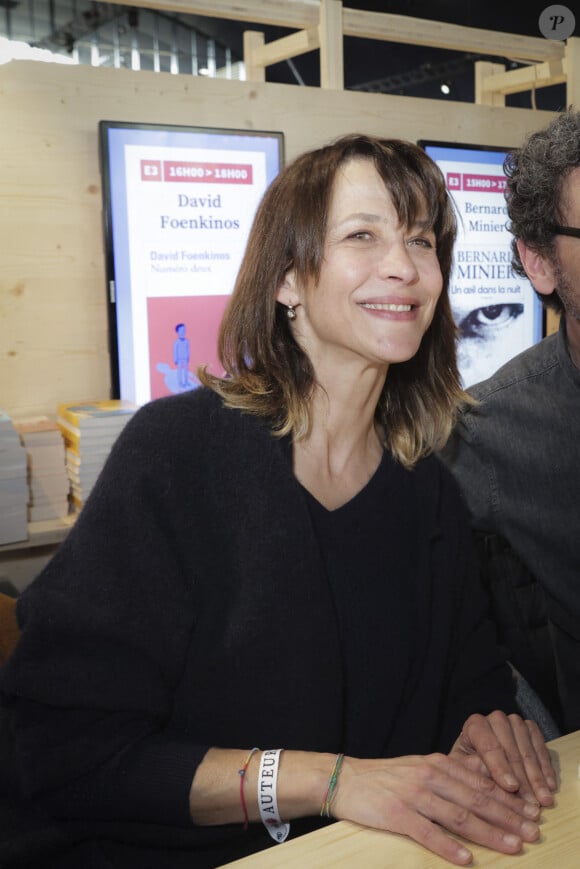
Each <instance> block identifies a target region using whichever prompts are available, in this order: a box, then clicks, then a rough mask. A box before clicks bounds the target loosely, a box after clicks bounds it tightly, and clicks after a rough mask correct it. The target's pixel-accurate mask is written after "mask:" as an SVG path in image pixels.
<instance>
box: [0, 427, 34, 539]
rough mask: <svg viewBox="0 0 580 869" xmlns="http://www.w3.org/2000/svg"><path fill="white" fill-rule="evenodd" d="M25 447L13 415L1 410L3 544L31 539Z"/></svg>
mask: <svg viewBox="0 0 580 869" xmlns="http://www.w3.org/2000/svg"><path fill="white" fill-rule="evenodd" d="M26 473H27V472H26V450H25V449H24V447H23V446H22V444H21V443H20V436H19V434H18V432H17V431H16V428H15V426H14V423H13V421H12V418H11V417H10V416H8V414H7V413H5V412H4V411H2V410H0V544H4V543H17V542H18V541H19V540H27V539H28V515H27V504H28V483H27V478H26Z"/></svg>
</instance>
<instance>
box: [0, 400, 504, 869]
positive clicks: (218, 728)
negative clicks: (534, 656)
mask: <svg viewBox="0 0 580 869" xmlns="http://www.w3.org/2000/svg"><path fill="white" fill-rule="evenodd" d="M401 475H402V479H403V481H404V486H405V487H406V493H405V498H404V502H405V504H406V505H407V507H406V509H408V510H409V511H410V513H412V523H411V526H410V527H411V528H412V541H411V543H412V545H411V547H410V550H409V559H410V561H409V563H410V565H411V568H410V569H409V581H410V583H411V586H412V589H411V597H410V599H411V600H412V607H407V608H406V612H407V623H406V624H405V625H404V626H402V629H403V630H402V633H403V634H405V635H406V637H407V638H408V642H407V644H406V649H405V656H404V659H405V681H404V689H403V690H402V691H400V693H399V694H398V696H396V697H393V698H388V699H392V703H389V702H387V703H385V702H384V698H383V702H381V703H380V704H379V707H378V708H380V710H381V713H380V718H379V726H377V727H375V728H374V729H373V736H372V738H371V737H370V735H369V739H368V744H365V748H366V751H365V753H366V755H367V756H376V755H378V754H384V755H386V756H396V755H403V754H410V753H413V754H416V753H428V752H431V751H434V750H448V749H449V747H450V745H451V743H452V741H453V740H454V739H455V738H456V736H457V735H458V733H459V731H460V728H461V725H462V723H463V721H464V720H465V718H466V717H467V716H468V715H469V714H470V713H471V712H474V711H480V712H484V713H485V712H488V711H491V710H492V709H494V708H503V709H505V711H507V712H510V711H512V710H514V709H515V706H514V700H513V689H512V683H511V678H510V676H509V671H508V668H507V666H506V665H505V663H504V660H503V656H502V654H501V653H500V651H499V650H498V649H497V647H496V645H495V640H494V635H493V631H492V628H491V626H490V624H489V623H488V622H487V620H486V618H485V613H484V603H483V598H482V596H481V592H480V589H479V586H478V584H477V580H476V575H475V573H474V570H475V568H474V561H473V559H472V553H471V549H470V545H471V544H470V538H469V532H468V529H467V524H466V519H465V515H464V512H463V508H462V506H461V502H460V498H459V495H458V492H457V489H456V486H455V483H454V481H453V479H452V477H451V475H450V474H449V473H448V472H447V471H446V469H445V468H444V467H443V465H442V464H441V463H440V462H439V461H438V460H437V459H435V458H432V459H427V460H424V461H422V462H420V463H419V465H418V466H417V467H416V468H415V470H413V471H401V469H399V476H400V477H401ZM382 507H383V511H384V512H383V515H382V517H381V518H382V521H383V522H384V527H385V528H387V526H388V524H389V522H391V520H392V519H393V516H394V514H395V513H396V511H397V510H399V509H400V504H399V499H397V501H396V502H395V501H393V500H391V499H389V498H387V497H385V499H384V504H383V505H382ZM353 533H356V531H353ZM387 567H388V553H387V552H385V568H386V569H385V583H388V582H389V572H388V569H387ZM353 612H354V611H353ZM18 617H19V621H20V625H21V628H22V637H21V641H20V643H19V645H18V648H17V650H16V652H15V654H14V655H13V657H12V659H11V660H10V662H9V663H8V664H7V665H6V666H5V668H4V672H3V673H2V682H1V687H2V692H3V696H4V702H5V704H6V707H7V708H8V709H9V710H10V714H11V716H12V717H13V720H14V722H15V728H16V743H17V758H18V779H19V782H18V784H19V788H20V789H21V792H22V795H23V800H28V799H29V798H31V799H33V800H34V804H35V808H34V810H32V808H30V809H27V808H26V804H25V803H23V812H22V813H21V815H20V816H19V820H17V821H16V822H15V829H16V832H18V830H20V831H21V832H22V831H23V830H24V831H25V832H26V835H21V836H20V837H18V836H17V835H10V833H9V832H8V833H4V834H3V835H4V839H5V841H4V842H3V843H0V864H1V865H2V866H9V865H16V862H14V863H11V860H12V859H14V860H16V859H18V860H20V861H21V862H20V863H19V865H29V866H33V865H34V866H36V865H38V866H39V867H40V866H42V867H43V869H44V867H48V866H49V865H50V866H54V867H59V869H60V867H63V869H64V867H67V866H71V867H75V866H79V867H80V866H83V867H85V866H87V867H88V866H91V867H95V869H96V867H109V869H110V867H111V866H113V867H127V869H129V867H131V869H133V867H134V869H137V867H138V869H147V867H149V866H151V867H155V869H159V866H163V867H164V869H178V867H182V866H183V867H185V866H187V867H192V866H196V867H198V866H199V867H209V866H217V865H220V864H221V863H223V862H226V861H227V860H233V859H235V858H237V857H239V856H242V855H244V854H246V853H250V852H252V851H254V850H257V849H260V848H263V847H267V846H269V845H270V844H271V840H270V839H269V837H268V836H267V834H266V832H265V831H264V829H263V828H262V827H261V825H259V824H256V825H252V826H251V829H250V831H248V832H245V833H244V832H243V830H242V828H241V825H228V826H225V827H214V828H200V827H197V828H196V827H194V826H193V825H192V824H191V821H190V819H189V814H188V794H189V789H190V785H191V781H192V778H193V775H194V773H195V770H196V767H197V765H198V764H199V763H200V761H201V760H202V758H203V756H204V753H205V752H206V750H207V748H208V747H209V746H220V747H230V748H244V749H246V748H249V747H251V746H253V745H259V746H260V747H261V748H274V747H284V748H286V749H292V748H296V749H304V750H313V751H327V752H337V751H340V750H343V749H344V746H345V713H344V685H343V669H342V666H341V662H342V654H343V649H342V647H341V631H340V630H339V624H338V619H337V612H336V608H335V602H334V598H333V592H332V589H331V586H330V585H329V582H328V577H327V573H326V570H325V564H324V562H323V559H322V557H321V554H320V550H319V547H318V543H317V539H316V536H315V534H314V530H313V526H312V522H311V517H310V514H309V510H308V507H307V503H306V500H305V498H304V494H303V492H302V491H301V487H300V486H299V484H298V483H297V481H296V479H295V478H294V476H293V472H292V448H291V445H290V443H289V442H288V441H286V440H280V439H276V438H274V437H273V436H272V434H271V432H270V430H269V428H268V426H267V425H266V424H265V423H264V422H262V421H260V420H258V419H256V418H255V417H253V416H250V415H248V414H241V413H239V412H237V411H232V410H227V409H225V408H223V406H222V403H221V400H220V399H219V398H218V397H217V396H216V395H215V394H214V393H212V392H211V391H209V390H206V389H199V390H196V391H194V392H192V393H186V394H184V395H182V396H179V397H172V398H167V399H159V400H156V401H153V402H151V403H150V404H149V405H147V406H145V407H144V408H142V409H141V410H140V411H139V412H138V413H137V414H136V415H135V417H134V418H133V419H132V420H131V421H130V423H129V424H128V425H127V426H126V427H125V429H124V431H123V432H122V434H121V436H120V438H119V440H118V441H117V443H116V445H115V447H114V449H113V451H112V454H111V456H110V458H109V460H108V462H107V464H106V466H105V468H104V470H103V473H102V474H101V477H100V479H99V481H98V483H97V485H96V487H95V488H94V490H93V492H92V494H91V496H90V498H89V500H88V502H87V504H86V505H85V507H84V508H83V511H82V513H81V514H80V516H79V518H78V520H77V522H76V524H75V527H74V528H73V529H72V530H71V532H70V534H69V536H68V538H67V539H66V541H65V542H64V543H63V544H62V545H61V547H60V548H59V550H58V551H57V553H56V555H55V556H54V558H53V559H52V561H51V562H50V564H49V565H48V566H47V567H46V568H45V569H44V571H43V572H42V573H41V575H40V576H39V577H38V578H37V579H36V580H35V581H34V582H33V583H32V585H31V586H29V588H28V589H27V590H26V591H25V592H24V593H23V594H22V595H21V597H20V599H19V602H18ZM353 618H358V616H356V615H353ZM351 630H360V631H361V632H364V631H365V624H360V625H358V626H357V625H351ZM399 666H400V661H399V660H398V659H397V657H396V656H395V655H394V654H393V655H391V657H389V658H388V659H385V660H381V661H379V662H377V668H378V672H380V670H381V669H382V670H383V671H384V673H385V683H384V684H385V686H386V685H388V684H389V679H388V673H389V672H390V671H391V670H392V668H398V667H399ZM383 717H384V720H382V719H383ZM358 738H359V742H360V734H359V737H358ZM362 741H363V743H364V742H365V741H364V739H363V740H362ZM361 753H362V752H361ZM23 819H24V820H23ZM319 823H321V821H320V819H318V818H317V819H305V820H303V821H298V822H293V823H292V835H297V834H298V833H301V832H304V831H306V830H308V829H312V828H313V827H314V826H316V825H318V824H319ZM19 824H20V826H18V825H19ZM26 853H28V854H29V862H28V863H27V864H23V863H22V861H23V860H24V855H25V854H26ZM49 854H51V855H54V856H53V857H51V860H53V862H49V858H48V855H49ZM41 855H42V856H41ZM36 856H38V857H39V862H38V864H37V863H35V862H34V860H35V859H36ZM71 861H72V862H71ZM75 861H76V862H75Z"/></svg>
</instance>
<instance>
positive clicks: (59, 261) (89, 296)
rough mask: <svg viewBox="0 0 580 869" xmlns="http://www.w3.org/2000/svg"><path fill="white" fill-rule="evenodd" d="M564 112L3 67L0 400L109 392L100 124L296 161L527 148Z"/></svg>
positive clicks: (23, 408) (25, 65)
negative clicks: (167, 132)
mask: <svg viewBox="0 0 580 869" xmlns="http://www.w3.org/2000/svg"><path fill="white" fill-rule="evenodd" d="M551 117H553V113H552V112H534V111H531V110H526V109H509V108H498V107H492V106H477V105H472V104H467V103H453V102H445V103H443V102H441V101H439V100H423V99H417V98H412V97H399V96H387V95H382V94H365V93H359V92H349V91H329V90H326V91H322V90H320V89H318V88H302V87H298V86H294V85H277V84H268V83H260V84H251V83H248V82H238V81H227V80H224V79H205V78H201V77H200V78H190V77H187V76H172V75H169V74H160V73H151V72H139V73H136V72H131V71H127V70H115V69H95V68H92V67H87V66H79V67H71V66H61V65H56V64H55V65H49V64H42V63H31V62H23V61H20V62H12V63H9V64H6V65H5V66H2V67H0V118H1V121H0V154H1V155H2V159H1V160H0V198H1V200H2V205H1V208H0V249H1V260H0V262H1V268H0V407H4V408H5V409H6V410H7V411H8V412H9V413H11V414H13V415H15V416H23V415H30V414H40V413H47V414H49V415H52V414H54V411H55V406H56V404H57V402H59V401H67V400H77V399H82V398H86V399H90V398H103V397H107V396H108V394H109V359H108V349H107V348H108V337H107V320H106V304H105V301H106V287H105V271H104V255H103V244H102V228H101V185H100V173H99V165H98V140H97V124H98V121H99V120H101V119H109V120H121V121H141V122H167V123H173V124H194V125H195V124H201V125H204V124H206V125H211V126H218V127H220V126H223V127H233V128H244V129H245V128H248V129H252V128H254V129H269V130H282V131H283V132H284V134H285V137H286V156H287V159H288V160H290V159H292V158H293V157H294V156H296V155H297V154H299V153H300V152H301V151H303V150H305V149H307V148H310V147H315V146H318V145H320V144H323V143H324V142H327V141H328V140H329V139H331V138H334V137H335V136H338V135H341V134H343V133H347V132H353V131H361V132H367V133H379V134H382V135H387V136H398V137H403V138H408V139H411V140H416V139H419V138H427V139H440V140H446V141H458V142H473V143H485V144H490V145H506V146H511V145H517V144H519V143H520V141H521V140H522V139H523V137H524V136H525V135H526V134H527V133H528V132H530V131H531V130H534V129H538V128H540V127H543V126H544V125H545V124H546V123H547V122H548V121H549V120H550V119H551Z"/></svg>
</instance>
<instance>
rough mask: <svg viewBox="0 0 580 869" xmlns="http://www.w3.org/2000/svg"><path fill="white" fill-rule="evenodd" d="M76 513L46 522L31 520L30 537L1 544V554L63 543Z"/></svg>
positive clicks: (29, 526)
mask: <svg viewBox="0 0 580 869" xmlns="http://www.w3.org/2000/svg"><path fill="white" fill-rule="evenodd" d="M75 519H76V513H71V514H70V515H69V516H66V517H64V518H63V519H47V520H45V521H44V522H31V523H30V524H29V525H28V539H27V540H19V541H18V542H16V543H4V544H2V545H1V546H0V555H2V554H3V553H5V552H15V551H18V550H22V549H25V550H26V549H36V548H37V547H39V546H54V545H56V544H58V543H61V542H62V541H63V540H64V538H65V537H66V535H67V534H68V532H69V529H70V528H71V527H72V525H74V522H75Z"/></svg>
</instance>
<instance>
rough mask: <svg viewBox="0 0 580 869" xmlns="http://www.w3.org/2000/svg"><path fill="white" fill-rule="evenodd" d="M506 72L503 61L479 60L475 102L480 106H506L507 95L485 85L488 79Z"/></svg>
mask: <svg viewBox="0 0 580 869" xmlns="http://www.w3.org/2000/svg"><path fill="white" fill-rule="evenodd" d="M503 72H505V66H504V65H503V63H489V61H486V60H478V61H476V63H475V102H476V104H477V105H478V106H505V96H504V95H503V94H502V93H498V92H497V91H495V90H493V91H492V90H489V89H488V88H486V87H485V84H486V83H487V81H488V79H489V78H491V77H492V76H494V75H501V73H503Z"/></svg>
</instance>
